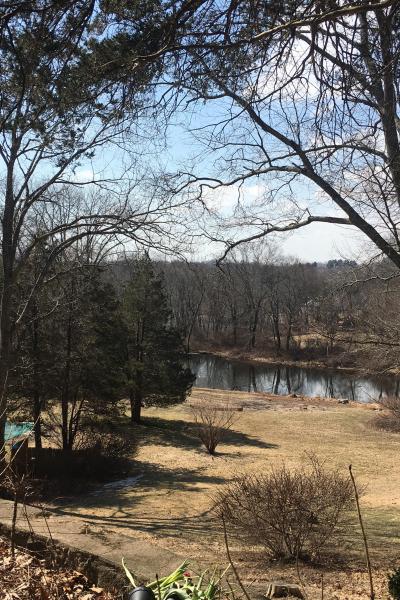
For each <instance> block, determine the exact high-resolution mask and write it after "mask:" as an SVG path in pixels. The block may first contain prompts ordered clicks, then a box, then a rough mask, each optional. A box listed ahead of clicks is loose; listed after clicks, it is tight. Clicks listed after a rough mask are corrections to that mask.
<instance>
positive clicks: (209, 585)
mask: <svg viewBox="0 0 400 600" xmlns="http://www.w3.org/2000/svg"><path fill="white" fill-rule="evenodd" d="M122 566H123V568H124V571H125V573H126V576H127V578H128V579H129V582H130V583H131V584H132V586H133V587H134V588H135V587H136V582H135V579H134V577H133V575H132V573H131V572H130V571H129V569H128V568H127V566H126V565H125V562H124V559H122ZM188 566H189V562H188V561H186V560H185V561H184V562H183V563H182V564H181V565H180V566H179V567H178V568H177V569H175V571H174V572H173V573H171V574H170V575H167V576H166V577H162V578H161V579H156V580H155V581H152V582H150V583H147V584H146V587H147V588H150V589H151V590H152V591H153V592H154V594H155V595H156V597H157V598H158V600H168V598H171V599H172V598H174V599H175V600H214V599H215V598H216V596H217V594H218V593H219V592H220V591H221V588H220V582H221V579H222V578H223V576H224V575H225V573H226V571H227V569H226V570H225V571H224V572H223V573H222V575H220V576H219V577H216V571H215V570H214V572H213V574H212V575H211V577H210V578H207V577H206V576H207V573H208V571H207V570H206V571H204V572H203V573H201V575H199V576H193V575H191V574H190V573H189V572H188V571H187V568H188ZM228 568H229V567H228Z"/></svg>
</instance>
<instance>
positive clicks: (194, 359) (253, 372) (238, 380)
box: [189, 354, 400, 402]
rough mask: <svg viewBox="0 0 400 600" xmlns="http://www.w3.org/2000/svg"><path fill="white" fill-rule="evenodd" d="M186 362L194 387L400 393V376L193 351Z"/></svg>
mask: <svg viewBox="0 0 400 600" xmlns="http://www.w3.org/2000/svg"><path fill="white" fill-rule="evenodd" d="M189 365H190V368H191V369H192V371H193V373H194V374H195V375H196V381H195V384H194V385H195V387H208V388H214V389H222V390H241V391H246V392H268V393H272V394H280V395H285V394H299V395H304V396H310V397H315V396H324V397H327V398H347V399H349V400H356V401H357V402H376V401H377V400H379V398H382V397H384V396H388V395H396V396H399V394H400V379H396V378H394V377H375V376H374V377H366V376H359V375H354V374H349V373H342V372H337V371H331V370H327V369H326V370H323V369H308V368H302V367H286V366H275V365H274V366H272V365H263V364H251V363H245V362H240V361H237V360H229V359H225V358H220V357H217V356H211V355H207V354H193V355H191V356H190V359H189Z"/></svg>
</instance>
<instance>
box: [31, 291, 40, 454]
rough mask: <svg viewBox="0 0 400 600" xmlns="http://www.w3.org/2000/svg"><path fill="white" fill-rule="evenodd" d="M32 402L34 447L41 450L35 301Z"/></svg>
mask: <svg viewBox="0 0 400 600" xmlns="http://www.w3.org/2000/svg"><path fill="white" fill-rule="evenodd" d="M32 326H33V356H34V364H33V385H34V390H33V398H32V400H33V402H32V413H33V423H34V434H35V448H36V450H41V448H42V423H41V413H42V400H41V397H40V387H39V373H38V358H39V357H38V351H39V322H38V310H37V306H36V302H35V303H34V305H33V325H32Z"/></svg>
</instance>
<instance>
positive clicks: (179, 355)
mask: <svg viewBox="0 0 400 600" xmlns="http://www.w3.org/2000/svg"><path fill="white" fill-rule="evenodd" d="M124 315H125V322H126V326H127V331H128V335H127V346H126V349H127V365H128V369H127V381H128V391H129V399H130V404H131V420H132V422H133V423H139V422H140V413H141V407H142V405H143V403H145V404H146V405H168V404H175V403H179V402H183V401H184V400H185V398H186V395H187V394H188V392H189V390H190V389H191V387H192V384H193V381H194V376H193V374H192V372H191V371H190V369H188V368H186V367H184V360H185V353H184V349H183V342H182V338H181V335H180V333H179V332H178V330H177V329H174V328H173V327H172V326H171V313H170V310H169V307H168V302H167V298H166V295H165V292H164V286H163V281H162V278H161V277H159V276H157V275H156V274H155V272H154V268H153V265H152V263H151V260H150V258H149V256H148V255H145V256H144V257H142V258H140V259H138V260H137V261H136V263H135V265H134V274H133V277H132V279H131V281H130V282H129V283H128V285H127V287H126V289H125V294H124Z"/></svg>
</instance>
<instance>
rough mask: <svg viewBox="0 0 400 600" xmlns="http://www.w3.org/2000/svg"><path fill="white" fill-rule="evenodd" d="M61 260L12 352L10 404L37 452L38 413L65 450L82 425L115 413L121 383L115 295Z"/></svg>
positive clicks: (93, 272)
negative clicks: (14, 402)
mask: <svg viewBox="0 0 400 600" xmlns="http://www.w3.org/2000/svg"><path fill="white" fill-rule="evenodd" d="M73 259H74V257H73V256H69V257H68V258H66V257H64V261H65V262H64V264H63V267H64V270H63V271H64V272H62V273H60V274H58V275H57V276H56V277H55V278H54V280H53V282H52V283H51V284H50V285H49V286H48V287H47V289H45V290H42V293H41V294H38V295H37V296H36V298H35V302H33V303H32V304H31V305H30V309H29V312H27V314H26V319H25V323H24V327H23V328H22V329H21V336H20V340H19V348H18V369H17V377H16V378H15V379H16V386H15V396H16V397H18V396H19V397H21V396H22V397H23V398H24V406H25V407H26V412H27V413H28V414H30V415H31V416H32V417H33V420H34V422H35V423H36V426H35V440H36V447H38V448H40V447H41V426H40V425H41V412H42V409H43V407H44V405H45V404H46V408H47V410H46V417H47V418H50V420H51V421H52V424H53V428H54V429H55V430H56V431H57V433H59V432H60V433H61V440H60V441H61V446H62V448H63V449H64V450H71V449H72V448H73V445H74V442H75V440H76V436H77V434H78V432H79V431H80V428H81V425H82V418H83V417H90V416H93V415H96V416H98V415H107V414H113V413H114V412H115V408H116V403H117V402H118V400H120V399H121V398H122V396H123V392H124V389H125V388H124V382H125V371H126V369H125V365H124V360H125V356H126V353H125V348H126V344H125V341H124V340H125V328H124V327H125V326H124V321H123V319H122V316H121V309H120V304H119V302H118V300H117V298H116V294H115V290H114V288H113V286H112V285H111V284H109V283H105V282H104V281H103V280H102V276H101V271H100V269H99V268H98V267H94V266H90V265H89V266H82V265H80V266H79V264H78V263H79V261H76V263H74V260H73Z"/></svg>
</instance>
